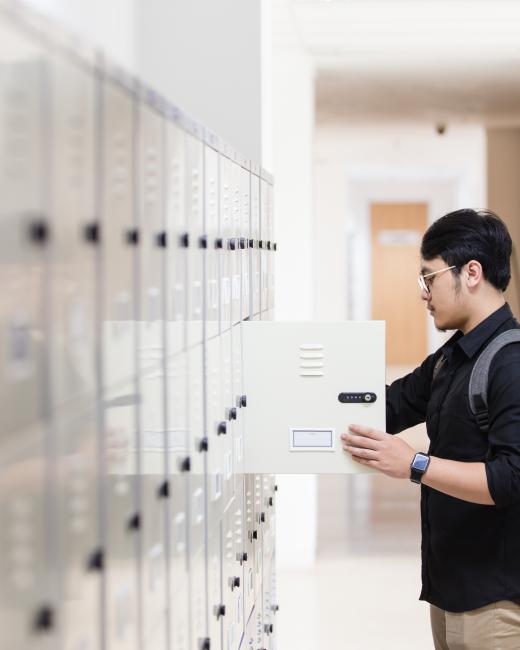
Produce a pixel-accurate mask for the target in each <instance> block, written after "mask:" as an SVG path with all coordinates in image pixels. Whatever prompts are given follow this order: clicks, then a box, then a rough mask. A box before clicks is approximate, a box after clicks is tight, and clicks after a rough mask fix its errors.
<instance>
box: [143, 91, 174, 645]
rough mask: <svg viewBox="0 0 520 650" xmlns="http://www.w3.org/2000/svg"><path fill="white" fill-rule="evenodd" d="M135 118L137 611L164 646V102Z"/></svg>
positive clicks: (149, 639)
mask: <svg viewBox="0 0 520 650" xmlns="http://www.w3.org/2000/svg"><path fill="white" fill-rule="evenodd" d="M143 95H144V97H143V100H142V101H141V103H140V107H139V115H138V147H139V148H138V161H139V162H138V186H137V187H138V195H139V213H138V218H139V229H140V242H141V245H140V256H139V305H140V314H139V330H138V372H139V392H140V396H141V399H140V408H139V433H140V453H141V458H140V502H141V511H142V515H141V543H140V552H141V557H140V568H141V583H140V584H141V588H140V608H141V624H142V641H141V643H142V646H143V648H145V649H147V650H148V649H149V648H153V649H154V650H155V649H156V648H157V650H160V649H162V648H166V645H167V638H166V635H167V628H166V625H167V619H166V605H167V603H166V562H167V551H166V549H165V543H166V516H167V509H166V500H165V494H164V492H165V488H164V486H165V482H166V455H165V453H166V451H165V443H166V433H165V405H164V396H165V392H164V390H165V385H164V382H165V374H164V365H163V359H164V355H165V345H164V332H165V329H164V318H165V296H164V279H165V278H164V263H165V254H164V244H165V243H166V242H165V214H164V209H163V208H164V202H163V199H164V192H163V182H164V159H163V153H164V149H163V135H164V124H163V117H162V114H161V111H162V104H161V102H160V100H159V99H158V98H157V97H156V96H155V95H154V94H153V93H152V92H151V91H143Z"/></svg>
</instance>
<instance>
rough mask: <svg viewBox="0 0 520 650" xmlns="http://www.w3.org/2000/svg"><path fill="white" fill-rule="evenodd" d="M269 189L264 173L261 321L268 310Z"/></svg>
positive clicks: (261, 209)
mask: <svg viewBox="0 0 520 650" xmlns="http://www.w3.org/2000/svg"><path fill="white" fill-rule="evenodd" d="M268 192H269V188H268V183H267V180H266V178H265V172H263V171H262V172H261V177H260V241H259V244H258V245H259V248H260V312H261V314H262V319H268V315H267V313H266V312H267V311H268V309H269V294H268V290H269V276H268V273H269V269H268V267H267V259H268V257H267V254H268V251H267V242H268V241H269V216H268V215H269V208H268V202H269V196H268Z"/></svg>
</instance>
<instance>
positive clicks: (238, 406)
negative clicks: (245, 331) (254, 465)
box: [231, 323, 247, 474]
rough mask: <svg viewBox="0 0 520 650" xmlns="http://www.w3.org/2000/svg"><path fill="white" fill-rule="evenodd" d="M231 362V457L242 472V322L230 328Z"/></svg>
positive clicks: (237, 470) (243, 406) (243, 420)
mask: <svg viewBox="0 0 520 650" xmlns="http://www.w3.org/2000/svg"><path fill="white" fill-rule="evenodd" d="M231 346H232V363H233V371H232V374H233V405H234V408H235V412H236V420H235V421H234V422H233V458H234V469H235V472H236V473H237V474H243V473H244V436H245V431H246V428H245V420H246V411H247V408H246V407H247V395H246V394H245V392H244V381H243V368H242V324H240V323H239V324H238V325H235V326H234V327H233V328H232V330H231Z"/></svg>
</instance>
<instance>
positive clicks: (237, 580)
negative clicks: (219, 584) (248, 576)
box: [229, 576, 240, 591]
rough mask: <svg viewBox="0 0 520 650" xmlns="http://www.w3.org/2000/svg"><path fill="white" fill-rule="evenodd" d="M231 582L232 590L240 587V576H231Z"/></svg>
mask: <svg viewBox="0 0 520 650" xmlns="http://www.w3.org/2000/svg"><path fill="white" fill-rule="evenodd" d="M229 583H230V585H231V591H233V589H234V588H235V587H237V588H238V587H240V578H239V577H238V576H235V577H234V578H230V579H229Z"/></svg>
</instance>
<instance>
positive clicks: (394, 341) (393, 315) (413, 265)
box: [371, 203, 428, 365]
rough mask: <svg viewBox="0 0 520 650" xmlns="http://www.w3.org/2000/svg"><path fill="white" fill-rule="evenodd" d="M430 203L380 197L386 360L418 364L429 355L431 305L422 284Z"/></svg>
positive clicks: (376, 297)
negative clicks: (387, 200) (423, 294)
mask: <svg viewBox="0 0 520 650" xmlns="http://www.w3.org/2000/svg"><path fill="white" fill-rule="evenodd" d="M427 213H428V206H427V205H426V204H425V203H374V204H372V206H371V232H372V318H373V319H375V320H385V321H386V345H387V348H386V349H387V353H386V362H387V364H395V365H415V364H418V363H420V362H421V361H422V360H423V359H424V358H425V357H426V355H427V350H428V347H427V311H426V306H425V304H424V302H423V301H422V300H421V294H420V291H419V287H418V285H417V275H418V273H419V268H420V245H421V238H422V235H423V233H424V231H425V230H426V227H427Z"/></svg>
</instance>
